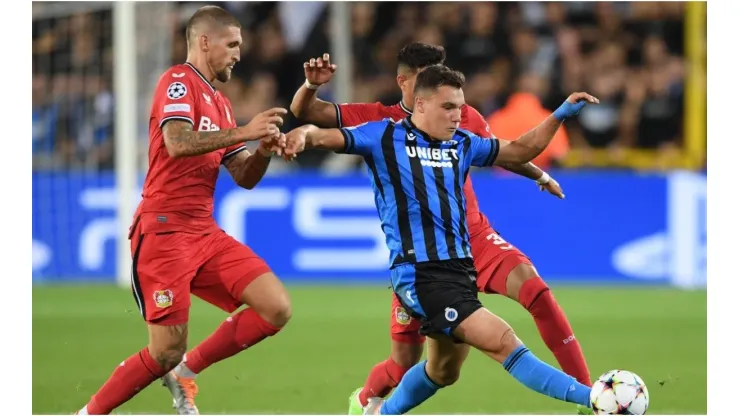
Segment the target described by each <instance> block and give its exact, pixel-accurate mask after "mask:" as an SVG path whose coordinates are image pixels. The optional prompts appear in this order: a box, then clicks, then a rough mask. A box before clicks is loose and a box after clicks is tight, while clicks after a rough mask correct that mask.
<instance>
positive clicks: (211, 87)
mask: <svg viewBox="0 0 740 416" xmlns="http://www.w3.org/2000/svg"><path fill="white" fill-rule="evenodd" d="M185 65H186V66H188V67H190V69H192V70H193V72H195V74H196V75H198V77H199V78H200V79H202V80H203V82H205V83H206V84H207V85H208V87H209V88H210V89H211V91H213V92H216V87H214V86H213V84H211V82H210V81H208V80H207V79H206V77H205V76H203V74H201V73H200V71H198V68H196V67H195V66H193V64H191V63H190V62H185Z"/></svg>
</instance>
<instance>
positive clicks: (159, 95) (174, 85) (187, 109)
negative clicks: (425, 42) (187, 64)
mask: <svg viewBox="0 0 740 416" xmlns="http://www.w3.org/2000/svg"><path fill="white" fill-rule="evenodd" d="M188 75H189V74H187V72H185V71H184V70H183V71H181V72H178V71H177V70H176V69H175V68H171V69H169V70H168V71H167V72H165V73H164V74H162V76H161V77H160V78H159V82H158V83H157V88H156V89H155V92H154V99H153V100H152V115H151V116H152V118H154V119H156V121H157V125H158V126H159V127H160V128H161V127H162V126H163V125H164V123H165V122H167V121H169V120H184V121H188V122H190V124H192V125H193V126H195V122H194V120H195V102H196V101H195V90H194V88H193V86H192V85H193V84H192V82H191V81H190V79H189V76H188Z"/></svg>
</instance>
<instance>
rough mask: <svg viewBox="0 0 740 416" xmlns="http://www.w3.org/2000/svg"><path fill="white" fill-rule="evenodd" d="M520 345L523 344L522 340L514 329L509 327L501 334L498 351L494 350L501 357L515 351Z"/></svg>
mask: <svg viewBox="0 0 740 416" xmlns="http://www.w3.org/2000/svg"><path fill="white" fill-rule="evenodd" d="M520 345H522V341H521V340H520V339H519V337H517V336H516V334H515V333H514V330H513V329H511V328H508V329H507V330H506V331H504V333H503V334H502V335H501V341H500V342H499V346H498V351H494V352H495V353H496V354H497V355H499V356H501V357H508V356H509V354H511V353H512V352H514V350H516V349H517V348H518V347H519V346H520Z"/></svg>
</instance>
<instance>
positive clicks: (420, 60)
mask: <svg viewBox="0 0 740 416" xmlns="http://www.w3.org/2000/svg"><path fill="white" fill-rule="evenodd" d="M446 58H447V52H445V48H443V47H441V46H435V45H429V44H426V43H422V42H411V43H409V44H408V45H406V46H404V47H403V48H401V50H400V51H398V56H397V59H398V66H399V67H400V66H405V67H407V68H409V69H411V70H414V71H418V70H419V69H422V68H424V67H427V66H429V65H437V64H443V63H444V61H445V59H446Z"/></svg>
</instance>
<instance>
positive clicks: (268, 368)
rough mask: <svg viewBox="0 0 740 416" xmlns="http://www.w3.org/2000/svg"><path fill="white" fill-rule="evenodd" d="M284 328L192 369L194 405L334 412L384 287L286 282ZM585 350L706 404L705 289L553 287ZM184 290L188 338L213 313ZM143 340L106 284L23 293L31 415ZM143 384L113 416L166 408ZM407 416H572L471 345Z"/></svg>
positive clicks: (95, 382) (58, 410) (373, 333)
mask: <svg viewBox="0 0 740 416" xmlns="http://www.w3.org/2000/svg"><path fill="white" fill-rule="evenodd" d="M289 290H290V292H291V296H292V300H293V319H292V321H291V322H290V324H289V325H288V326H287V327H286V328H285V330H284V331H283V332H282V333H280V334H278V335H277V336H276V337H273V338H270V339H268V340H266V341H264V342H262V343H261V344H259V345H257V346H255V347H254V348H252V349H249V350H246V351H244V352H243V353H241V354H240V355H238V356H236V357H233V358H231V359H228V360H226V361H223V362H221V363H218V364H216V365H214V366H213V367H211V368H209V369H207V370H206V371H204V372H203V374H202V375H200V376H199V385H200V394H199V396H198V405H199V407H200V410H201V412H203V413H208V414H214V413H216V414H217V413H222V414H223V413H228V414H266V413H279V414H346V411H347V397H348V395H349V393H350V392H351V391H352V390H354V389H355V388H356V387H359V386H361V385H362V384H363V382H364V380H365V377H366V375H367V372H368V371H369V370H370V368H371V366H372V365H374V364H375V363H376V362H378V361H380V360H381V359H385V358H386V357H387V356H388V353H389V336H388V319H389V318H388V316H389V302H390V296H391V294H390V291H389V290H388V289H386V288H383V287H356V286H347V287H328V286H321V287H319V286H289ZM554 293H555V295H556V298H557V299H558V300H559V301H560V303H561V305H562V306H563V308H564V309H565V311H566V313H567V314H568V316H569V318H570V321H571V324H572V325H573V327H574V329H575V332H576V336H577V337H578V339H579V340H580V342H581V345H582V347H583V349H584V352H585V354H586V358H587V359H588V363H589V367H590V369H591V374H592V377H594V378H595V377H597V376H598V375H599V374H601V373H602V372H604V371H606V370H610V369H615V368H623V369H627V370H631V371H634V372H636V373H637V374H639V375H640V376H642V378H643V379H644V380H645V383H647V386H648V389H649V392H650V409H649V410H648V413H652V414H706V412H707V312H706V311H707V302H706V292H704V291H697V292H684V291H680V290H672V289H663V288H660V289H658V288H606V287H598V288H575V287H554ZM481 298H482V299H483V302H484V304H485V305H486V306H488V307H489V308H490V309H491V310H492V311H494V312H495V313H497V314H499V315H500V316H502V317H503V318H504V319H506V320H507V321H508V322H509V323H510V324H511V325H512V326H513V327H514V329H515V330H516V332H517V334H518V335H519V337H520V338H521V339H522V340H523V341H524V342H525V344H526V345H527V346H528V347H529V348H530V349H531V350H532V351H533V352H534V353H535V354H536V355H537V356H539V357H540V358H541V359H543V360H544V361H546V362H548V363H550V364H553V365H555V366H557V363H556V361H555V360H554V358H553V356H552V355H551V354H550V352H549V351H548V350H547V348H546V347H545V345H544V344H543V342H542V341H541V340H540V338H539V335H538V333H537V330H536V327H535V326H534V323H533V322H532V319H531V317H530V316H529V315H528V314H527V313H526V311H524V310H523V309H522V308H521V307H520V306H519V305H518V304H516V303H514V302H512V301H510V300H508V299H505V298H502V297H500V296H482V297H481ZM225 317H226V315H225V314H224V313H223V312H221V311H220V310H217V309H216V308H214V307H212V306H210V305H207V304H205V303H204V302H202V301H200V300H198V299H195V298H194V300H193V309H192V311H191V315H190V345H191V346H192V345H195V343H197V342H199V341H200V340H202V339H203V338H205V337H206V336H207V335H208V334H210V333H211V332H212V331H213V329H214V328H216V326H217V325H218V324H219V323H220V322H221V321H222V320H223V319H225ZM145 344H146V330H145V326H144V323H143V321H142V320H141V318H140V317H139V315H138V311H137V310H136V309H135V304H134V301H133V298H132V296H131V293H130V291H128V290H123V289H119V288H115V287H112V286H65V287H61V286H36V287H34V289H33V413H34V414H40V413H41V414H71V413H72V412H74V411H75V410H77V409H79V408H80V407H81V406H82V405H84V404H85V403H86V402H87V400H88V399H89V397H90V396H91V395H92V394H93V393H94V392H95V391H96V389H97V388H98V387H99V386H100V385H101V383H103V382H104V381H105V380H106V379H107V377H108V376H109V375H110V373H111V371H112V370H113V369H114V367H115V366H116V365H118V363H120V362H121V361H122V360H123V359H125V358H126V357H128V356H129V355H131V354H132V353H134V352H136V351H138V350H139V349H141V348H142V347H143V346H144V345H145ZM170 405H171V400H170V397H169V395H168V392H167V391H166V390H165V389H164V388H163V387H161V386H160V384H159V383H158V382H157V383H154V384H152V385H151V386H150V387H149V388H147V389H146V390H144V391H142V392H141V393H140V394H139V395H138V396H137V397H135V398H134V399H132V400H131V401H129V402H128V403H126V404H125V405H123V406H122V407H121V408H119V409H118V410H117V411H116V413H119V414H124V413H149V414H151V413H159V414H172V413H173V409H172V408H171V406H170ZM412 413H413V414H430V413H437V414H451V413H458V414H459V413H487V414H514V413H525V414H526V413H530V414H531V413H540V414H541V413H549V414H553V413H555V414H574V413H575V406H574V405H572V404H567V403H562V402H558V401H556V400H553V399H550V398H547V397H544V396H540V395H539V394H537V393H534V392H531V391H529V390H527V389H526V388H525V387H524V386H522V385H520V384H518V383H517V382H516V381H515V380H514V379H513V378H511V377H510V376H509V375H508V374H507V373H506V372H505V371H504V370H503V368H501V366H500V365H498V364H497V363H495V362H493V361H491V360H490V359H488V358H486V357H485V356H483V355H482V354H481V353H478V352H475V351H474V352H472V353H471V356H470V358H469V359H468V362H467V363H466V364H465V366H464V367H463V371H462V376H461V378H460V381H459V382H458V383H457V384H456V385H454V386H451V387H449V388H446V389H444V390H441V391H440V392H439V393H437V394H436V395H435V396H434V397H432V398H431V399H430V400H429V401H427V402H426V403H424V404H423V405H421V406H420V407H418V408H417V409H415V410H414V411H413V412H412Z"/></svg>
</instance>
